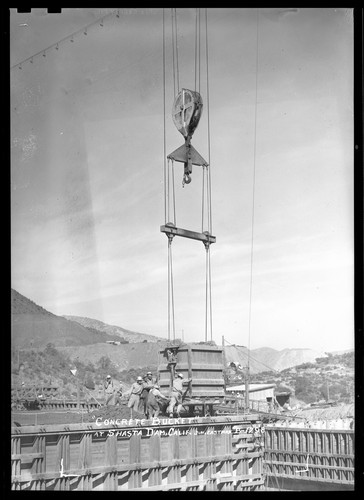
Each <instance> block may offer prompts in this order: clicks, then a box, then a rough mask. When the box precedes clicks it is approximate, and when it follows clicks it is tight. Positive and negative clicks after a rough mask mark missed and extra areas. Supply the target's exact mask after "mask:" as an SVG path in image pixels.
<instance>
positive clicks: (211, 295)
mask: <svg viewBox="0 0 364 500" xmlns="http://www.w3.org/2000/svg"><path fill="white" fill-rule="evenodd" d="M208 253H209V287H210V290H209V291H210V340H212V293H211V292H212V287H211V260H210V247H209V252H208Z"/></svg>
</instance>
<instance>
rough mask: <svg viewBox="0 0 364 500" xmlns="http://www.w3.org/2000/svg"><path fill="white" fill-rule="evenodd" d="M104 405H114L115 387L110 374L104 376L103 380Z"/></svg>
mask: <svg viewBox="0 0 364 500" xmlns="http://www.w3.org/2000/svg"><path fill="white" fill-rule="evenodd" d="M104 392H105V406H112V405H114V396H115V387H114V382H113V380H112V378H111V375H108V376H107V377H106V380H105V382H104Z"/></svg>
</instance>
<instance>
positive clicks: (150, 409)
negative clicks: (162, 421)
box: [147, 384, 169, 418]
mask: <svg viewBox="0 0 364 500" xmlns="http://www.w3.org/2000/svg"><path fill="white" fill-rule="evenodd" d="M159 389H160V387H159V385H158V384H154V385H153V387H152V388H151V389H150V391H149V392H148V400H147V415H148V418H153V417H158V415H159V413H160V411H161V406H160V405H161V403H162V400H164V401H168V400H169V399H168V398H167V397H166V396H163V394H162V393H161V392H160V390H159Z"/></svg>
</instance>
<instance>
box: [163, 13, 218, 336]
mask: <svg viewBox="0 0 364 500" xmlns="http://www.w3.org/2000/svg"><path fill="white" fill-rule="evenodd" d="M171 21H172V54H173V84H174V86H173V88H174V93H175V94H176V88H177V92H178V93H177V95H176V96H175V99H174V103H173V108H172V119H173V122H174V124H175V126H176V128H177V130H178V131H179V132H180V133H181V134H182V135H183V137H184V140H185V142H184V144H183V145H182V146H180V147H179V148H177V149H176V150H175V151H173V152H172V153H170V154H169V155H168V156H167V157H166V155H164V156H165V158H167V160H168V165H167V166H166V162H165V160H164V196H165V224H164V225H162V226H161V228H160V230H161V232H163V233H165V234H166V236H167V237H168V339H169V340H170V339H171V330H172V332H173V340H175V315H174V288H173V285H174V283H173V264H172V241H173V238H174V237H175V236H181V237H184V238H189V239H193V240H197V241H202V243H203V244H204V247H205V250H206V290H205V296H206V301H205V341H207V337H208V324H209V326H210V340H212V300H211V262H210V245H211V243H215V242H216V237H215V236H213V235H212V216H211V176H210V164H209V163H210V136H209V135H210V131H209V102H208V97H209V96H208V92H209V87H208V37H207V10H206V9H205V41H206V47H205V54H206V84H207V115H208V149H209V161H206V160H205V159H204V158H203V157H202V156H201V155H200V153H198V152H197V150H196V149H195V148H194V147H193V146H192V144H191V139H192V136H193V134H194V132H195V130H196V128H197V126H198V124H199V121H200V118H201V115H202V109H203V101H202V97H201V94H200V92H197V90H196V86H197V81H198V86H199V87H198V89H199V90H200V86H201V62H200V61H201V56H200V52H201V42H200V38H201V12H200V9H196V27H195V90H190V89H187V88H182V89H181V90H179V78H180V72H179V66H178V30H177V12H176V9H171ZM165 66H166V64H165V13H164V9H163V89H164V115H165ZM176 77H177V78H176ZM176 79H177V82H176ZM164 153H165V117H164ZM174 162H180V163H183V164H184V173H183V180H182V187H184V186H185V185H186V184H190V182H191V180H192V178H191V175H192V166H193V165H196V166H200V167H202V224H201V232H197V231H191V230H189V229H185V228H181V227H177V224H176V204H175V185H174ZM171 204H172V206H173V216H172V217H171V213H170V205H171ZM206 219H207V227H206Z"/></svg>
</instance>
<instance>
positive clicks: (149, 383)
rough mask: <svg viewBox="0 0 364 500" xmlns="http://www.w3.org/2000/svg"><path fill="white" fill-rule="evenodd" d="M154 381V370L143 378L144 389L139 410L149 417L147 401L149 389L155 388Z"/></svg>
mask: <svg viewBox="0 0 364 500" xmlns="http://www.w3.org/2000/svg"><path fill="white" fill-rule="evenodd" d="M153 386H154V381H153V375H152V372H148V373H147V374H146V375H145V376H144V378H143V390H142V393H141V396H140V404H139V411H140V412H141V413H144V415H145V416H146V417H148V412H147V403H148V394H149V391H150V390H151V389H152V388H153Z"/></svg>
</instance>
